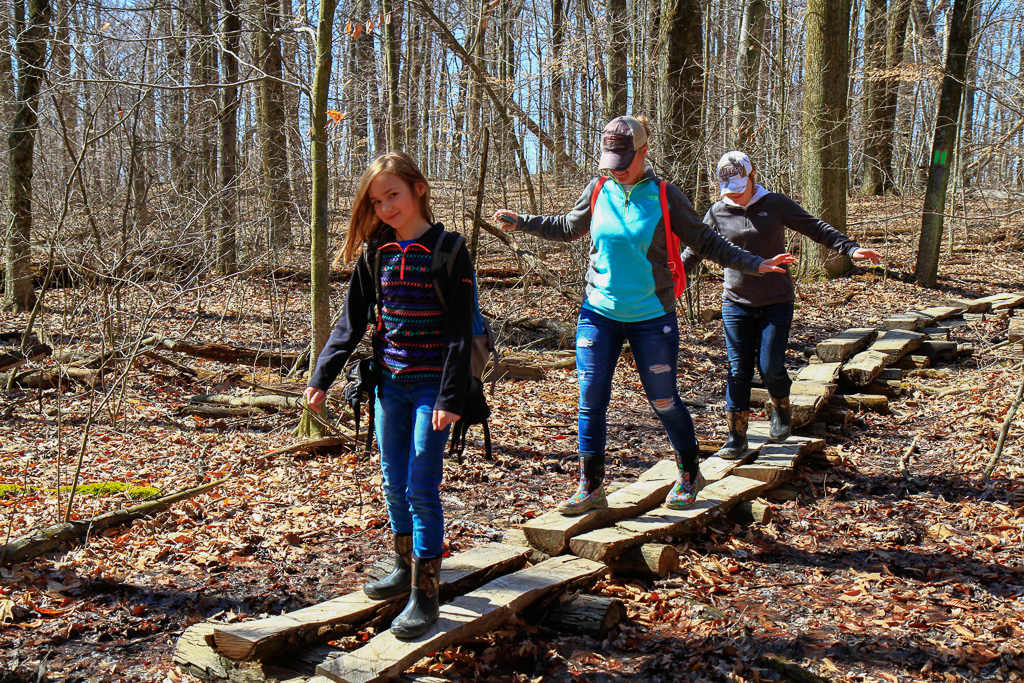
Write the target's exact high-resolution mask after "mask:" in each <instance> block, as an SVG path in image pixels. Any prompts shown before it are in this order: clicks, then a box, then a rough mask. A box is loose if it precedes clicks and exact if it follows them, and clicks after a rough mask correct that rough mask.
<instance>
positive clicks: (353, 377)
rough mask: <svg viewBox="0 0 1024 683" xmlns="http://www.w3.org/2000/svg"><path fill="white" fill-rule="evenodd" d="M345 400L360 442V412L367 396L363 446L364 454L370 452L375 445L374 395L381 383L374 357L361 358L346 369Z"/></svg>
mask: <svg viewBox="0 0 1024 683" xmlns="http://www.w3.org/2000/svg"><path fill="white" fill-rule="evenodd" d="M345 379H346V380H348V382H347V383H346V384H345V392H344V395H345V402H346V403H348V405H349V407H350V408H351V409H352V414H353V415H354V416H355V421H356V442H357V443H358V442H359V413H360V408H361V406H362V402H363V397H364V396H365V397H366V416H367V423H366V445H365V446H364V447H363V455H367V456H368V455H369V454H370V448H371V447H372V446H373V422H374V400H373V399H374V396H375V395H376V392H377V385H378V384H380V374H379V373H378V372H377V368H376V366H374V364H373V359H372V358H360V359H359V360H357V361H355V362H354V363H352V365H350V366H349V367H348V370H346V371H345Z"/></svg>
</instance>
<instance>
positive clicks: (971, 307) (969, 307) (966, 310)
mask: <svg viewBox="0 0 1024 683" xmlns="http://www.w3.org/2000/svg"><path fill="white" fill-rule="evenodd" d="M944 301H945V303H946V304H948V305H949V306H951V307H955V308H960V309H962V310H963V313H961V315H964V314H973V313H984V312H985V311H987V310H988V309H989V308H991V306H992V304H991V302H989V301H985V300H984V299H957V298H950V299H945V300H944Z"/></svg>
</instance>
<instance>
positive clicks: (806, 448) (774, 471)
mask: <svg viewBox="0 0 1024 683" xmlns="http://www.w3.org/2000/svg"><path fill="white" fill-rule="evenodd" d="M824 446H825V440H824V439H813V438H808V437H800V436H791V437H789V438H788V439H786V440H785V441H784V442H782V443H778V444H768V445H766V446H765V447H764V448H762V449H761V453H760V454H759V455H758V458H757V460H755V461H754V462H752V463H749V464H746V465H741V466H740V467H737V468H736V469H735V470H733V474H735V475H736V476H738V477H746V478H748V479H756V480H758V481H763V482H764V483H765V484H767V485H768V486H770V487H772V486H778V485H779V484H782V483H785V482H786V481H787V480H788V479H789V477H790V475H791V474H792V472H793V468H794V467H796V464H797V463H798V462H799V461H800V459H801V458H803V457H804V456H805V455H807V454H808V453H813V452H814V451H819V450H821V449H822V448H824Z"/></svg>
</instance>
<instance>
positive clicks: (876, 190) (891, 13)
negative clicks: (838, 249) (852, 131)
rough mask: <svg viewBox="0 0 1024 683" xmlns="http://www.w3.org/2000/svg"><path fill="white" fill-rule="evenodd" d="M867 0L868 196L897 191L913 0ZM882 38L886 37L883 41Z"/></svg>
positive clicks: (865, 186)
mask: <svg viewBox="0 0 1024 683" xmlns="http://www.w3.org/2000/svg"><path fill="white" fill-rule="evenodd" d="M885 4H886V2H885V0H868V3H867V5H866V7H865V11H866V16H867V18H866V23H865V27H864V32H865V38H864V61H865V74H864V75H865V87H864V90H865V104H864V125H865V135H866V139H865V142H864V182H863V184H862V186H861V194H862V195H864V196H866V197H872V196H881V195H884V194H895V193H896V192H897V187H896V175H895V173H894V170H893V168H892V153H893V135H894V134H895V130H894V129H895V126H896V101H897V95H898V94H899V86H900V80H901V79H900V68H901V66H902V64H903V46H904V43H905V42H906V37H907V18H908V17H909V15H910V0H892V4H890V5H889V8H888V11H886V7H885ZM880 41H884V44H881V43H880Z"/></svg>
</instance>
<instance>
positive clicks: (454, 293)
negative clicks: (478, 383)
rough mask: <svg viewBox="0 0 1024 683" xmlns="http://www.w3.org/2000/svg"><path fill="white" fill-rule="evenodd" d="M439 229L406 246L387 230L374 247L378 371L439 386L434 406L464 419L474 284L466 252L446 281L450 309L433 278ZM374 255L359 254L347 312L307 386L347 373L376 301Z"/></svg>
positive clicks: (397, 379) (323, 384) (460, 254)
mask: <svg viewBox="0 0 1024 683" xmlns="http://www.w3.org/2000/svg"><path fill="white" fill-rule="evenodd" d="M443 232H444V228H443V227H442V226H441V224H440V223H438V224H435V225H433V226H432V227H431V228H430V230H428V231H427V232H426V233H424V235H423V236H422V237H420V238H419V239H418V240H416V241H414V242H412V243H410V244H408V245H406V246H405V247H404V248H403V247H402V246H401V245H400V244H399V243H398V242H397V241H396V240H395V238H394V237H395V236H394V231H393V230H391V229H390V228H385V232H384V234H383V235H382V236H381V239H380V240H377V241H376V242H375V243H376V244H377V245H379V246H378V247H377V251H378V253H379V263H380V299H381V301H380V304H381V305H380V310H379V311H378V315H377V316H376V319H375V320H374V327H375V331H374V334H373V347H374V357H375V358H376V359H377V361H378V365H379V367H380V368H381V371H382V374H383V376H384V377H386V378H387V379H390V380H392V381H394V382H397V383H400V384H409V383H413V382H425V381H432V382H439V383H440V393H439V394H438V398H437V402H436V403H435V405H434V408H435V409H438V410H447V411H450V412H453V413H456V414H461V412H462V404H463V401H464V399H465V392H466V385H467V383H468V379H469V359H470V355H471V353H470V350H471V339H472V313H473V279H472V264H471V261H470V258H469V252H468V251H467V250H466V248H465V246H463V247H462V248H461V249H460V250H459V251H458V252H457V253H456V255H455V261H454V265H453V268H452V273H451V278H450V279H449V284H448V296H447V300H448V312H447V314H446V313H445V310H444V309H443V308H442V307H441V302H440V301H439V300H438V298H437V293H436V292H435V290H434V285H433V283H432V281H431V278H430V263H431V258H432V255H433V250H434V247H435V245H436V244H437V242H438V239H439V238H440V237H441V235H442V233H443ZM373 263H374V257H373V255H371V254H368V253H366V251H364V253H363V255H362V256H361V257H360V258H359V261H358V262H357V263H356V267H355V270H354V271H353V273H352V280H351V282H350V283H349V290H348V294H347V296H346V297H345V308H344V310H343V312H342V315H341V317H340V318H339V319H338V324H337V325H336V326H335V328H334V331H333V332H332V333H331V338H330V339H329V340H328V342H327V345H326V346H324V350H323V351H322V352H321V353H320V356H319V357H318V358H317V365H316V370H314V372H313V376H312V378H311V379H310V382H309V385H310V386H312V387H317V388H319V389H324V390H326V389H327V388H328V387H329V386H330V385H331V383H332V382H333V381H334V379H335V378H336V377H337V376H338V374H339V373H340V372H341V370H342V368H344V366H345V363H346V362H347V361H348V359H349V357H350V356H351V355H352V352H353V351H354V350H355V348H356V346H357V345H358V343H359V340H360V339H361V338H362V337H363V335H364V334H365V331H366V326H367V324H368V323H369V322H371V320H373V319H372V318H371V312H372V311H373V310H374V308H375V305H376V300H377V285H376V283H375V282H374V279H373Z"/></svg>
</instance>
